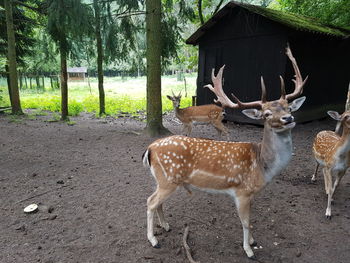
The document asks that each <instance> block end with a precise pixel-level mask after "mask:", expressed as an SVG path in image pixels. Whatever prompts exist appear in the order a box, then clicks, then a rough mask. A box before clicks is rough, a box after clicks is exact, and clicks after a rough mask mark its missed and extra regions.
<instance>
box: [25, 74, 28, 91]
mask: <svg viewBox="0 0 350 263" xmlns="http://www.w3.org/2000/svg"><path fill="white" fill-rule="evenodd" d="M24 83H25V84H26V89H28V82H27V75H24Z"/></svg>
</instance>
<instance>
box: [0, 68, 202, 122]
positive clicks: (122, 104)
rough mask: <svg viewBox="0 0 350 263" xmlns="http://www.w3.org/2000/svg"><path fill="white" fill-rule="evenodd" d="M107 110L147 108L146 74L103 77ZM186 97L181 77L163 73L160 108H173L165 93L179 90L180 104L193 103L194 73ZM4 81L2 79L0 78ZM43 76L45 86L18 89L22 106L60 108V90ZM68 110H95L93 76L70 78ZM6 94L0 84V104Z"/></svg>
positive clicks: (134, 112)
mask: <svg viewBox="0 0 350 263" xmlns="http://www.w3.org/2000/svg"><path fill="white" fill-rule="evenodd" d="M104 80H105V83H104V88H105V94H106V114H107V115H112V116H115V115H118V114H121V113H128V114H131V115H133V116H138V115H140V114H141V113H143V112H145V111H146V77H140V78H128V79H122V78H121V77H111V78H108V77H105V79H104ZM186 83H187V97H185V96H184V95H185V93H186V92H185V88H184V81H177V79H176V76H165V77H162V95H163V96H162V108H163V112H169V111H171V110H173V106H172V103H171V101H170V100H168V99H167V98H166V95H168V94H171V93H172V92H174V93H175V94H178V93H179V92H180V91H181V93H182V95H183V99H182V101H181V107H188V106H190V105H191V103H192V95H195V89H196V76H195V75H194V74H192V75H189V76H186ZM0 84H3V81H0ZM49 84H50V82H49V80H48V79H47V80H45V89H44V90H37V89H32V90H30V89H22V90H21V91H20V98H21V105H22V108H23V109H37V111H38V112H42V111H44V110H48V111H52V112H59V111H60V108H61V99H60V90H52V89H51V88H50V87H49V86H48V85H49ZM68 85H69V88H68V97H69V101H68V107H69V108H68V111H69V114H70V115H71V116H77V115H79V113H81V112H84V111H85V112H92V113H96V114H98V112H99V100H98V88H97V80H96V78H90V85H89V83H88V82H87V81H85V82H83V81H81V82H69V84H68ZM9 104H10V103H9V98H8V93H7V87H6V86H0V106H8V105H9Z"/></svg>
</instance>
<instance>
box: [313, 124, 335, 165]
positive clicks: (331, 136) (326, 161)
mask: <svg viewBox="0 0 350 263" xmlns="http://www.w3.org/2000/svg"><path fill="white" fill-rule="evenodd" d="M340 139H341V137H340V136H339V135H337V134H336V133H335V132H333V131H321V132H319V133H318V134H317V135H316V138H315V140H314V143H313V152H314V156H315V158H316V160H317V161H318V162H319V163H320V164H322V165H326V166H331V165H332V163H333V159H334V158H333V157H334V156H335V154H336V151H337V145H338V143H339V142H340Z"/></svg>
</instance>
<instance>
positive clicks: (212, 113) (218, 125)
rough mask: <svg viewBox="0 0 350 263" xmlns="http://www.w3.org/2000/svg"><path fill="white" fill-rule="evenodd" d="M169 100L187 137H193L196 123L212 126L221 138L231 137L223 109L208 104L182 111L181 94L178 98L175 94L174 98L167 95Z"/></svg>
mask: <svg viewBox="0 0 350 263" xmlns="http://www.w3.org/2000/svg"><path fill="white" fill-rule="evenodd" d="M167 98H168V99H169V100H171V101H172V102H173V106H174V110H175V115H176V117H177V118H178V119H179V120H180V121H181V122H182V124H183V126H184V127H183V132H184V133H185V135H187V136H190V135H191V132H192V125H193V123H194V122H204V123H210V124H212V125H213V126H214V127H215V129H216V130H217V131H218V132H219V135H220V136H222V134H225V135H226V137H227V138H228V137H229V134H228V130H227V128H226V127H225V126H224V124H223V123H222V120H223V119H224V111H223V108H221V107H219V106H217V105H215V104H208V105H201V106H192V107H187V108H183V109H180V102H181V93H180V94H179V95H177V96H176V95H175V94H174V93H173V96H169V95H167Z"/></svg>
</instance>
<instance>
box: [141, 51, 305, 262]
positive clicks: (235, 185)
mask: <svg viewBox="0 0 350 263" xmlns="http://www.w3.org/2000/svg"><path fill="white" fill-rule="evenodd" d="M287 55H288V57H289V59H290V60H291V61H292V64H293V67H294V70H295V74H296V79H295V80H294V82H295V89H294V91H293V92H292V93H291V94H287V95H286V93H285V89H284V82H283V79H282V77H280V78H281V93H282V95H281V97H280V98H279V99H278V100H275V101H266V89H265V84H264V81H263V79H262V78H261V88H262V96H261V100H259V101H253V102H246V103H244V102H241V101H240V100H238V98H236V97H235V96H233V98H234V99H235V100H236V103H234V102H232V101H231V100H230V99H229V98H228V97H227V96H226V94H225V93H224V91H223V89H222V75H223V70H224V66H223V67H221V68H220V70H219V72H218V74H217V76H216V77H215V76H214V70H213V72H212V82H213V84H214V87H213V86H212V85H207V87H208V88H209V89H210V90H211V91H213V92H214V93H215V95H216V96H217V101H219V102H220V103H221V104H222V105H223V107H229V108H251V109H245V110H243V113H244V114H245V115H246V116H248V117H250V118H253V119H262V120H264V134H263V139H262V142H261V143H251V142H225V141H214V140H207V139H198V138H191V137H185V136H179V135H178V136H170V137H166V138H162V139H159V140H156V141H155V142H153V143H152V144H151V145H150V146H149V147H148V149H147V150H146V151H145V153H144V155H143V163H144V165H145V166H149V167H150V170H151V173H152V175H153V176H154V178H155V180H156V183H157V189H156V191H155V192H154V193H153V194H152V195H151V196H150V197H149V198H148V200H147V237H148V240H149V242H150V243H151V244H152V246H153V247H155V248H158V247H160V245H159V243H158V240H157V238H156V237H155V236H154V233H153V220H154V213H155V212H156V213H157V215H158V218H159V223H160V226H161V227H163V228H164V229H165V230H166V231H168V230H169V224H168V223H167V222H166V221H165V218H164V214H163V208H162V204H163V202H164V201H165V200H166V199H167V198H169V196H170V195H171V194H172V193H173V192H174V191H175V190H176V189H177V188H178V187H181V186H183V187H185V189H187V190H190V189H191V186H193V187H195V188H197V189H200V190H204V191H210V192H214V193H222V194H228V195H229V196H231V197H232V199H233V200H234V202H235V204H236V207H237V211H238V215H239V218H240V220H241V223H242V226H243V240H244V241H243V248H244V250H245V252H246V254H247V256H248V257H249V258H255V255H254V253H253V251H252V249H251V245H253V244H255V241H254V238H253V236H252V234H251V232H250V229H249V218H250V203H251V201H252V199H253V197H254V194H255V193H257V192H259V191H260V190H261V189H262V188H263V187H264V186H265V185H266V184H267V183H268V182H270V181H271V180H272V178H273V177H274V176H276V175H278V174H279V173H280V172H281V171H282V170H283V169H284V168H285V167H286V166H287V164H288V162H289V160H290V159H291V156H292V150H293V147H292V138H291V129H292V128H293V127H294V126H295V122H294V118H293V116H292V115H291V112H293V111H296V110H298V109H299V107H300V106H301V105H302V104H303V102H304V100H305V97H301V98H298V99H295V100H294V101H293V102H291V103H290V104H288V100H291V99H294V98H296V97H298V96H300V94H301V93H302V91H303V86H304V84H305V81H306V79H305V80H304V81H303V79H302V76H301V74H300V71H299V69H298V66H297V63H296V61H295V59H294V57H293V55H292V53H291V51H290V49H289V48H287ZM255 107H258V108H259V109H252V108H255Z"/></svg>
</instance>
